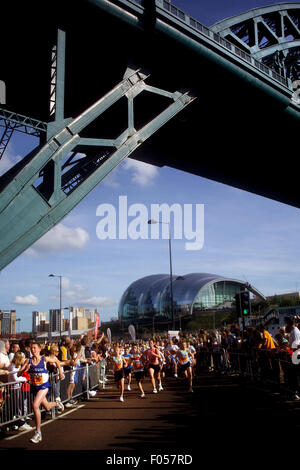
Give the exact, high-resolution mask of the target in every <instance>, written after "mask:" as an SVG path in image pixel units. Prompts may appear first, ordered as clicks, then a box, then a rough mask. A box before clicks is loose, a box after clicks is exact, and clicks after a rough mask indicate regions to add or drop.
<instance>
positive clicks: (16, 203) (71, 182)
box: [0, 30, 195, 269]
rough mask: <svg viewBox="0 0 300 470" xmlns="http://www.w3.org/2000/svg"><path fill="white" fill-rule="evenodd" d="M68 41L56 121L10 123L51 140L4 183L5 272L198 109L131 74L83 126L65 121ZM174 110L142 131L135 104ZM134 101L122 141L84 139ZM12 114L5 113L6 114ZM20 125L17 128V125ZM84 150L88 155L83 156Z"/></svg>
mask: <svg viewBox="0 0 300 470" xmlns="http://www.w3.org/2000/svg"><path fill="white" fill-rule="evenodd" d="M64 57H65V33H64V31H61V30H59V31H58V40H57V45H56V47H55V48H53V49H52V65H51V88H50V116H52V119H53V120H52V121H51V122H49V123H43V122H39V121H35V120H30V118H26V117H25V116H20V115H16V114H14V113H12V114H11V115H10V116H9V115H8V114H6V115H5V117H6V121H7V122H8V123H17V125H19V126H25V125H27V126H29V127H30V128H31V129H34V130H36V131H39V132H41V133H43V134H44V135H45V138H44V144H41V145H40V146H39V147H38V148H37V149H36V150H35V151H34V152H31V153H30V154H29V155H27V156H26V157H24V158H23V160H22V161H21V162H19V163H18V164H17V165H16V166H15V167H14V168H12V169H11V170H10V171H8V172H7V173H6V174H4V175H3V176H2V177H1V178H0V190H1V193H0V269H3V268H4V267H5V266H7V265H8V264H9V263H10V262H11V261H13V260H14V259H15V258H16V257H17V256H18V255H20V254H21V253H22V252H24V251H25V250H26V249H27V248H28V247H30V246H31V245H32V244H33V243H34V242H35V241H37V240H38V239H39V238H40V237H41V236H43V235H44V234H45V233H46V232H47V231H49V230H50V229H51V228H52V227H54V226H55V225H56V224H57V223H58V222H60V221H61V220H62V219H63V218H64V217H65V216H66V214H68V213H69V212H70V211H71V210H72V209H73V208H74V207H75V206H76V205H77V204H78V203H79V202H80V201H81V200H82V199H83V198H84V197H85V196H86V195H87V194H88V193H89V192H90V191H92V190H93V189H94V188H95V187H96V186H97V185H98V184H99V183H100V182H101V181H102V180H103V179H104V178H105V177H106V176H107V175H108V174H109V173H110V172H111V171H112V170H113V169H114V168H116V166H117V165H119V164H120V163H121V162H122V161H123V160H124V159H125V158H126V157H128V156H129V155H131V154H132V152H134V151H135V150H136V149H137V148H138V147H139V146H140V145H141V144H142V143H143V142H144V141H145V140H146V139H148V138H149V137H150V136H151V135H153V134H154V133H155V132H156V131H157V130H158V129H160V128H161V127H162V126H164V124H165V123H167V122H168V121H169V120H170V119H172V118H173V116H175V115H176V114H177V113H179V112H180V111H181V110H182V109H184V108H185V107H186V106H187V105H188V104H190V103H191V102H192V101H193V100H194V99H195V96H193V95H192V93H190V92H188V91H187V92H179V91H176V92H169V91H166V90H162V89H159V88H155V87H153V86H149V85H147V84H146V79H147V77H148V76H147V74H146V73H144V72H143V70H141V69H132V68H127V70H126V72H125V75H124V77H123V79H122V80H121V81H120V83H118V84H117V85H116V86H115V87H114V88H113V89H112V90H111V91H110V92H108V93H107V94H106V95H105V96H103V97H101V98H100V99H99V100H98V101H96V102H95V103H94V104H93V105H92V106H90V107H88V108H87V109H86V110H85V111H84V112H82V113H81V114H80V115H79V116H78V117H76V118H68V119H65V118H64V87H65V79H64V76H65V60H64ZM145 91H146V92H148V93H152V94H155V95H160V96H161V97H162V98H163V99H166V98H167V99H168V100H169V105H168V106H167V107H166V108H165V109H164V110H163V111H162V112H160V113H159V114H157V115H156V116H155V117H154V118H153V119H152V120H150V121H149V122H148V123H147V124H145V125H143V127H141V128H140V129H139V130H136V125H135V115H134V99H135V98H136V97H137V96H138V95H139V94H141V93H143V92H145ZM123 97H126V98H127V101H128V127H127V129H126V130H125V131H123V132H122V133H121V134H120V135H119V136H118V137H117V138H115V139H105V138H104V139H100V138H85V137H83V136H82V135H81V133H82V132H83V131H84V130H85V129H86V128H87V126H89V125H90V124H91V123H93V122H94V121H95V120H96V119H97V118H98V117H99V116H100V115H102V114H103V113H104V112H105V111H106V110H108V109H109V108H111V106H112V105H113V104H115V103H117V102H118V101H119V100H120V99H121V98H123ZM3 112H4V111H3ZM10 125H12V124H10ZM82 149H84V151H82Z"/></svg>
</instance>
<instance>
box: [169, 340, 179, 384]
mask: <svg viewBox="0 0 300 470" xmlns="http://www.w3.org/2000/svg"><path fill="white" fill-rule="evenodd" d="M178 350H179V347H178V346H177V344H175V343H174V342H173V340H172V339H170V341H169V346H168V348H167V355H168V363H169V367H170V369H171V374H172V372H173V370H174V377H176V378H177V377H178V374H177V372H178V361H177V351H178Z"/></svg>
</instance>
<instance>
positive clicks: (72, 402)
mask: <svg viewBox="0 0 300 470" xmlns="http://www.w3.org/2000/svg"><path fill="white" fill-rule="evenodd" d="M76 403H77V401H76V400H70V401H69V402H68V403H66V404H65V408H72V406H74V405H76Z"/></svg>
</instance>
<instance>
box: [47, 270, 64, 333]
mask: <svg viewBox="0 0 300 470" xmlns="http://www.w3.org/2000/svg"><path fill="white" fill-rule="evenodd" d="M49 277H59V337H60V339H61V308H62V287H61V280H62V276H61V275H59V274H49Z"/></svg>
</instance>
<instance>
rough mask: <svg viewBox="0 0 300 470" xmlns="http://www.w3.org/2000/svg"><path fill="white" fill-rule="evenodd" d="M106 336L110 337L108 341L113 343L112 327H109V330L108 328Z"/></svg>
mask: <svg viewBox="0 0 300 470" xmlns="http://www.w3.org/2000/svg"><path fill="white" fill-rule="evenodd" d="M106 336H107V337H108V341H109V342H110V343H111V331H110V328H107V330H106Z"/></svg>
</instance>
